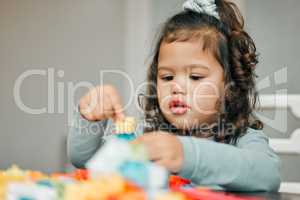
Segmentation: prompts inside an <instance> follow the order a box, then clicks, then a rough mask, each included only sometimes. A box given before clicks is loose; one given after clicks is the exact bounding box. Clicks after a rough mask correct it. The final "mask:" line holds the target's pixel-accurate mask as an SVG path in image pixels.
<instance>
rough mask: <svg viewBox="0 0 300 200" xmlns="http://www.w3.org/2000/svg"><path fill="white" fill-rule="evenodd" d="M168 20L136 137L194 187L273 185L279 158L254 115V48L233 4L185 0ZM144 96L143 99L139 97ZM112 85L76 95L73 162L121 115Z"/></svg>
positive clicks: (79, 161)
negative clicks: (177, 11)
mask: <svg viewBox="0 0 300 200" xmlns="http://www.w3.org/2000/svg"><path fill="white" fill-rule="evenodd" d="M183 8H184V11H182V12H180V13H178V14H176V15H175V16H173V17H171V18H170V19H169V20H168V21H167V22H166V23H165V24H164V27H163V29H162V32H161V34H160V38H159V40H158V43H157V45H156V49H155V54H154V56H153V60H152V63H151V65H150V67H149V70H148V85H149V86H148V88H147V94H145V95H143V97H144V99H143V101H140V103H141V105H142V106H143V109H144V111H145V121H146V122H147V123H146V124H147V126H145V128H144V133H146V134H143V135H141V136H139V137H137V139H136V140H135V141H134V142H141V143H143V144H144V145H145V146H146V148H147V150H148V152H149V156H150V159H151V160H152V161H153V162H155V163H158V164H160V165H162V166H164V167H166V168H167V169H168V170H169V171H170V172H171V173H174V174H177V175H179V176H182V177H184V178H187V179H190V180H191V181H192V182H193V183H195V184H197V185H203V186H210V187H214V188H219V189H220V188H221V189H225V190H230V191H247V192H249V191H276V190H278V188H279V185H280V174H279V165H280V161H279V158H278V157H277V156H276V155H275V153H274V152H273V151H272V149H271V148H270V147H269V145H268V138H267V137H266V136H265V135H264V134H263V132H262V131H261V129H262V124H261V122H259V121H258V120H256V119H255V117H254V116H253V115H252V114H253V110H254V108H255V102H256V97H257V92H256V90H255V77H256V76H255V73H254V70H255V67H256V64H257V62H258V61H257V54H256V48H255V44H254V42H253V40H252V39H251V37H250V36H249V35H248V34H247V33H246V32H245V30H244V27H243V26H244V25H243V18H242V16H241V14H240V12H239V10H238V8H237V7H236V5H235V4H233V3H231V2H229V1H226V0H188V1H186V2H185V4H184V6H183ZM140 100H141V99H140ZM122 110H123V108H122V104H121V100H120V97H119V95H118V92H117V90H116V89H115V88H114V87H113V86H111V85H102V86H98V87H96V88H94V89H92V90H91V91H90V92H89V93H88V94H86V95H85V96H83V97H82V98H81V100H80V105H79V112H78V113H77V114H76V123H74V126H73V127H71V130H70V134H69V139H68V153H69V156H70V159H71V162H72V163H73V164H74V165H75V166H76V167H80V168H81V167H84V164H85V163H86V161H87V160H88V159H89V158H91V156H92V155H93V154H94V153H95V152H96V151H97V150H98V149H99V148H100V147H101V145H103V143H104V137H103V135H104V129H105V127H106V126H107V122H108V119H109V118H110V119H113V120H122V119H123V118H124V113H123V112H122Z"/></svg>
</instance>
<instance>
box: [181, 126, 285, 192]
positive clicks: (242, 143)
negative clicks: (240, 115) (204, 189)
mask: <svg viewBox="0 0 300 200" xmlns="http://www.w3.org/2000/svg"><path fill="white" fill-rule="evenodd" d="M178 138H179V140H180V141H181V143H182V145H183V150H184V164H183V168H182V170H181V171H180V173H179V175H180V176H182V177H184V178H187V179H190V180H191V181H192V182H193V183H195V184H197V185H203V186H212V187H214V188H218V187H221V188H223V189H225V190H228V191H243V192H252V191H277V190H278V189H279V186H280V182H281V180H280V159H279V158H278V156H277V155H276V154H275V153H274V151H273V150H272V149H271V148H270V147H269V144H268V138H267V137H266V136H265V135H264V134H263V132H262V131H258V130H254V129H248V131H247V134H245V135H244V136H243V137H241V138H240V139H239V140H238V142H237V144H236V145H235V146H233V145H229V144H223V143H217V142H214V141H210V140H207V139H200V138H195V137H182V136H179V137H178Z"/></svg>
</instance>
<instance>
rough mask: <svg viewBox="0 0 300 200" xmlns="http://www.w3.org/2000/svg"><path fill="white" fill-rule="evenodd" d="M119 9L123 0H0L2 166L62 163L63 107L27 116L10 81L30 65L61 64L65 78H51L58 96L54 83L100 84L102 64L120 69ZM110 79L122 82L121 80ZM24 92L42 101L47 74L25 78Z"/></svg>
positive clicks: (34, 102) (36, 103) (31, 100)
mask: <svg viewBox="0 0 300 200" xmlns="http://www.w3.org/2000/svg"><path fill="white" fill-rule="evenodd" d="M124 7H125V3H124V1H123V0H101V1H100V0H99V1H96V0H89V1H80V0H63V1H62V0H43V1H40V0H24V1H23V0H22V1H19V0H0V44H1V45H0V93H1V100H0V111H1V114H0V168H2V169H3V168H6V167H8V166H10V165H11V164H12V163H16V164H18V165H20V166H22V167H24V168H32V169H37V170H43V171H55V170H61V169H62V168H63V164H64V162H65V161H66V156H65V145H64V142H65V137H66V134H67V131H68V127H67V108H65V109H64V114H57V107H55V113H56V114H42V115H30V114H26V113H24V112H23V111H21V110H20V109H19V108H18V107H17V106H16V104H15V102H14V98H13V86H14V82H15V80H16V79H17V77H18V76H19V75H20V74H22V73H23V72H24V71H26V70H30V69H42V70H47V68H55V70H64V77H63V78H59V77H57V76H55V86H56V89H55V95H56V98H57V83H58V82H62V83H65V84H66V83H67V82H70V81H72V82H73V83H74V84H76V83H77V82H79V81H91V82H92V83H94V84H97V83H99V70H100V69H111V68H112V66H113V67H114V68H115V67H117V68H120V69H123V67H124V60H125V59H124V45H125V44H124V43H125V42H124V32H125V25H124V17H125V12H124ZM123 70H124V69H123ZM109 80H110V78H109V77H106V81H109ZM112 82H114V83H115V84H116V85H117V86H118V87H119V88H120V87H121V86H122V80H118V78H116V79H114V80H112ZM82 92H83V91H81V92H78V94H77V96H79V93H82ZM21 96H22V99H23V101H24V103H26V105H30V106H31V107H34V108H40V107H42V106H44V105H47V77H44V76H32V77H31V78H29V79H26V81H25V82H24V84H23V85H22V88H21ZM64 96H65V98H66V97H67V89H65V93H64ZM65 101H66V99H65ZM65 103H66V102H65ZM55 106H57V100H56V104H55Z"/></svg>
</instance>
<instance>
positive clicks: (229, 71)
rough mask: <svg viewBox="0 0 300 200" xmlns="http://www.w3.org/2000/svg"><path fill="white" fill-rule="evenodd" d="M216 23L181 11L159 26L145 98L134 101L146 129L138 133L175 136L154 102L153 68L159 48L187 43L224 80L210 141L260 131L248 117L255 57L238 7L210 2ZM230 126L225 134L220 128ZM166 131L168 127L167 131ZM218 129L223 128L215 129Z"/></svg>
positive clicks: (253, 94)
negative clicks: (197, 44) (213, 62)
mask: <svg viewBox="0 0 300 200" xmlns="http://www.w3.org/2000/svg"><path fill="white" fill-rule="evenodd" d="M216 5H217V9H218V12H219V15H220V20H218V19H217V18H215V17H213V16H210V15H207V14H203V13H197V12H193V11H182V12H180V13H178V14H176V15H174V16H173V17H171V18H169V19H168V20H167V22H166V23H165V24H164V25H163V27H162V30H161V32H160V35H159V38H158V42H157V44H156V46H155V50H154V55H153V58H152V62H151V64H150V67H149V69H148V74H147V81H148V83H150V84H149V86H148V87H147V91H146V94H144V95H143V96H139V97H144V99H143V100H144V101H141V99H140V98H139V102H140V105H142V107H143V109H144V111H145V120H146V123H147V124H148V126H145V129H144V131H145V132H149V131H155V130H165V129H166V127H169V128H168V130H169V132H174V133H177V134H180V133H179V130H177V129H176V128H175V127H173V126H172V125H171V124H169V122H168V121H167V120H166V119H165V117H164V116H163V114H162V112H161V110H160V108H159V104H158V99H157V88H156V86H157V85H156V84H157V65H158V57H159V51H160V46H161V44H162V43H163V42H165V43H172V42H175V41H181V42H183V41H191V40H193V39H194V40H195V39H196V40H197V39H201V40H202V41H203V43H204V45H203V50H209V51H210V52H212V53H213V55H214V56H215V58H216V59H217V60H218V62H219V63H220V64H221V66H222V67H223V70H224V77H225V84H226V90H225V97H224V99H223V101H222V105H223V109H222V110H220V117H221V118H222V120H219V121H220V122H218V123H217V129H216V130H217V134H215V135H214V138H215V140H216V141H222V142H225V143H236V141H237V139H238V138H239V137H241V136H242V135H243V134H245V133H246V130H247V128H248V127H251V128H254V129H262V128H263V124H262V123H261V122H260V121H259V120H257V119H256V118H255V117H254V116H253V110H254V109H255V107H256V104H257V99H258V93H257V91H256V88H255V78H256V77H257V76H256V74H255V67H256V65H257V63H258V54H257V52H256V47H255V44H254V42H253V40H252V38H251V37H250V36H249V35H248V34H247V33H246V32H245V30H244V19H243V17H242V15H241V13H240V11H239V9H238V7H237V6H236V5H235V4H234V3H232V2H229V1H226V0H216ZM228 123H231V124H234V126H235V129H234V131H233V132H231V134H227V133H228V130H227V129H228V128H227V126H226V125H224V124H228ZM170 127H173V128H171V129H170ZM221 127H223V128H221Z"/></svg>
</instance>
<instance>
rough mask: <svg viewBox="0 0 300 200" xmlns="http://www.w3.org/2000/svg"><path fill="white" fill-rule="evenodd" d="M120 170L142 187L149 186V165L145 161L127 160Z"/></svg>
mask: <svg viewBox="0 0 300 200" xmlns="http://www.w3.org/2000/svg"><path fill="white" fill-rule="evenodd" d="M119 171H120V173H121V174H122V176H124V177H125V178H127V179H128V180H130V181H132V182H133V183H135V184H137V185H138V186H140V187H144V188H147V186H148V181H149V178H148V174H149V172H148V167H147V165H145V163H142V162H138V161H125V162H124V163H123V164H122V165H121V166H120V167H119Z"/></svg>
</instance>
